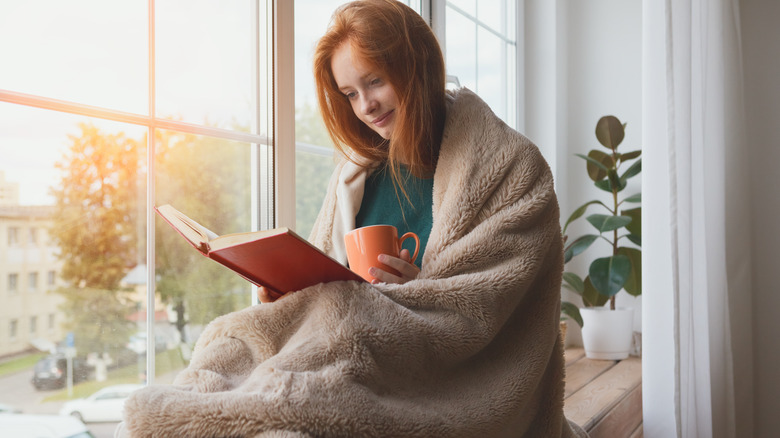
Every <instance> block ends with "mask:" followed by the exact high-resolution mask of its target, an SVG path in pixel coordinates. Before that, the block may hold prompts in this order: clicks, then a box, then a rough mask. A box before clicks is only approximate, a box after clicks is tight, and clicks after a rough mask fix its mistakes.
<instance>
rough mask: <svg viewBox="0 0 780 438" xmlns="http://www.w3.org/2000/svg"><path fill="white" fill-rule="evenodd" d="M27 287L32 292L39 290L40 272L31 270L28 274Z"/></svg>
mask: <svg viewBox="0 0 780 438" xmlns="http://www.w3.org/2000/svg"><path fill="white" fill-rule="evenodd" d="M27 289H28V290H29V291H30V292H35V291H37V290H38V273H37V272H30V273H29V274H27Z"/></svg>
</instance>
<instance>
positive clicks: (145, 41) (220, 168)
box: [0, 0, 289, 393]
mask: <svg viewBox="0 0 780 438" xmlns="http://www.w3.org/2000/svg"><path fill="white" fill-rule="evenodd" d="M120 3H121V4H119V3H118V4H108V3H106V2H104V1H102V0H74V1H70V2H61V1H58V0H42V1H39V2H35V4H29V5H28V4H25V3H18V4H17V3H14V2H10V3H9V2H5V3H2V4H0V57H1V58H2V59H3V68H2V69H0V156H3V157H4V158H3V159H2V160H0V175H2V179H1V180H2V181H1V182H2V188H3V189H4V190H5V189H7V188H9V187H12V188H14V193H17V192H18V196H17V195H15V196H5V195H4V196H3V216H0V228H2V229H8V230H9V231H8V235H7V240H8V243H9V245H10V246H19V245H21V244H22V243H25V244H26V243H28V242H29V243H33V244H36V245H37V244H40V243H41V241H42V239H47V245H48V246H50V247H51V248H52V251H50V253H47V254H43V253H41V254H37V255H35V256H34V257H27V255H26V254H23V253H21V252H18V251H16V252H11V251H8V254H11V255H13V256H14V263H17V262H18V263H19V264H21V265H22V266H21V267H20V268H19V269H20V270H21V272H22V273H24V274H22V275H26V276H27V278H26V280H27V287H28V289H30V290H40V288H41V284H39V282H41V281H42V280H40V279H39V275H43V274H39V273H43V272H45V273H46V282H47V283H46V285H47V286H48V287H47V289H48V290H49V291H50V293H49V294H47V296H46V299H45V300H40V302H38V301H36V302H35V306H33V305H32V303H31V302H30V301H29V300H28V297H26V296H19V297H17V298H19V299H18V300H17V299H15V300H13V301H9V303H8V304H7V305H6V303H4V305H6V308H5V309H4V311H5V312H7V314H10V316H12V318H13V319H12V320H11V321H12V322H10V323H9V324H10V327H11V328H12V330H11V331H12V332H13V333H14V335H13V337H16V336H17V334H18V333H17V330H18V328H17V325H18V321H23V322H29V324H30V333H36V334H37V336H39V337H40V335H41V333H40V332H41V330H40V328H41V327H38V325H39V324H44V323H47V327H46V328H47V331H46V333H45V337H47V341H51V342H53V343H55V344H57V343H59V344H60V345H65V344H68V346H72V347H74V348H75V349H76V351H77V354H78V355H79V356H81V357H85V356H86V355H87V354H90V353H100V354H102V353H108V354H109V355H110V357H111V358H112V360H113V361H114V362H113V364H112V370H113V369H114V368H115V369H116V370H117V372H119V373H121V372H124V373H126V375H133V376H135V375H139V374H145V375H147V377H148V379H149V381H153V379H154V372H151V373H148V372H146V368H147V367H149V366H150V364H155V363H156V364H157V366H158V369H160V367H162V369H164V370H166V371H174V370H176V369H178V368H181V367H183V366H184V365H185V363H184V362H183V361H182V359H181V354H179V352H178V349H179V348H180V345H182V344H186V346H185V347H183V348H184V349H185V350H186V349H187V348H191V347H192V345H193V344H194V342H195V340H196V339H197V337H198V335H199V333H200V331H201V330H202V329H203V327H204V326H205V324H206V323H208V322H209V321H211V320H213V319H214V318H215V317H216V316H219V315H221V314H224V313H228V312H231V311H234V310H237V309H241V308H244V307H247V306H248V305H250V304H251V300H252V298H251V297H252V296H253V295H254V294H253V290H252V287H251V286H250V285H249V284H248V283H247V282H246V281H244V280H242V279H240V278H239V277H237V276H236V275H235V274H233V273H232V272H229V271H227V270H225V269H224V268H222V267H221V266H219V265H217V264H215V263H213V262H211V261H209V260H207V259H205V258H204V257H201V256H199V255H198V254H197V253H196V252H195V251H193V250H192V249H191V248H189V247H188V246H187V244H186V243H185V242H184V241H183V240H182V239H181V237H179V236H178V235H177V234H176V233H175V232H174V231H172V230H171V229H170V227H167V225H165V224H164V223H162V222H161V221H160V220H159V219H158V218H156V216H155V214H154V212H153V208H152V207H153V206H154V205H155V204H164V203H170V204H172V205H174V206H176V207H177V208H178V209H180V210H182V211H184V212H185V213H186V214H188V215H191V216H192V217H193V218H195V219H196V220H198V221H200V222H201V223H202V224H203V225H205V226H207V227H208V228H210V229H212V230H214V231H215V232H218V233H220V234H223V233H231V232H239V231H249V230H252V229H260V228H269V227H271V226H273V225H274V217H275V214H276V211H275V209H274V203H273V199H274V198H273V192H272V189H273V179H272V178H273V175H274V173H273V171H272V170H273V168H272V167H271V164H272V163H273V162H274V154H275V153H276V150H275V145H274V142H275V139H276V138H277V136H276V134H275V132H274V129H273V125H272V123H271V120H273V119H274V102H273V100H272V96H274V91H273V87H272V85H273V83H272V82H271V78H272V77H274V75H275V73H274V71H273V68H274V63H273V54H274V51H273V50H272V47H270V44H271V42H272V41H274V37H273V32H274V29H273V28H272V27H271V25H270V23H273V17H272V15H271V11H272V3H273V2H270V1H266V0H225V1H221V2H212V1H206V0H194V1H193V0H166V1H154V0H152V1H149V2H120ZM280 3H281V4H284V2H280ZM204 30H207V31H204ZM288 75H289V72H288ZM276 76H277V77H280V76H284V75H283V74H279V73H276ZM17 189H18V190H17ZM6 211H12V212H14V216H13V217H6V214H5V213H6ZM17 213H18V214H17ZM10 221H14V222H13V223H11V222H10ZM17 224H20V225H17ZM9 227H10V228H9ZM28 229H29V230H30V231H29V234H28V233H27V230H28ZM46 230H49V231H48V233H46ZM22 231H24V233H22ZM41 233H45V234H41ZM5 237H6V236H4V238H5ZM3 251H6V250H5V248H4V246H0V252H3ZM6 255H7V254H2V253H0V260H4V259H7V258H6V257H5V256H6ZM6 272H7V271H6ZM27 273H29V274H27ZM131 274H133V275H131ZM136 274H137V275H136ZM3 275H6V273H5V272H3ZM7 281H8V286H9V290H10V291H12V292H14V291H17V290H18V289H19V287H20V286H19V274H18V273H13V274H10V275H9V276H8V280H7ZM152 306H155V307H154V311H152ZM33 308H34V309H35V313H36V314H38V315H46V318H47V321H46V322H39V321H38V317H37V316H36V315H33V314H32V310H31V309H33ZM88 309H89V310H88ZM94 309H99V311H97V312H96V311H95V310H94ZM147 315H151V316H153V318H147ZM41 318H43V316H41ZM147 319H149V321H147ZM6 321H8V320H7V319H6ZM171 321H173V324H172V323H171ZM60 326H62V327H68V328H69V329H71V328H72V330H73V333H72V336H68V337H67V338H66V336H65V332H63V331H62V328H61V327H60ZM149 326H152V327H154V328H155V331H156V333H157V335H158V336H156V337H155V339H157V340H158V341H160V342H159V344H160V345H158V348H157V351H156V352H155V351H150V352H149V354H146V353H147V352H146V351H145V350H144V351H143V353H144V354H142V355H140V356H136V355H134V354H133V353H130V354H128V350H127V348H126V345H127V344H128V343H129V342H130V338H131V336H132V335H133V334H134V333H136V332H138V331H146V330H147V328H148V327H149ZM25 333H26V330H25ZM162 341H164V342H162ZM20 344H21V343H20ZM26 348H28V345H11V344H8V343H0V356H6V355H13V354H21V353H23V351H24V350H25V349H26ZM112 372H113V371H109V378H110V377H111V373H112ZM16 390H17V389H13V390H12V391H16ZM0 392H3V393H5V392H6V388H3V387H2V385H1V384H0Z"/></svg>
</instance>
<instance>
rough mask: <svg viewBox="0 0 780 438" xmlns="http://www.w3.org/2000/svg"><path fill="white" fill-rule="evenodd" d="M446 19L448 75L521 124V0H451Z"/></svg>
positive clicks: (511, 123) (511, 121)
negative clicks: (519, 53) (518, 14)
mask: <svg viewBox="0 0 780 438" xmlns="http://www.w3.org/2000/svg"><path fill="white" fill-rule="evenodd" d="M444 20H445V26H444V28H445V36H444V38H443V41H445V44H444V45H445V59H446V62H447V73H448V75H450V76H454V77H457V79H458V82H459V83H460V85H461V86H464V87H467V88H469V89H471V90H472V91H474V92H475V93H477V94H478V95H479V96H480V97H481V98H482V99H483V100H485V102H487V104H488V105H490V107H491V109H492V110H493V111H494V112H495V113H496V115H498V116H499V117H501V118H502V119H503V120H504V121H505V122H506V123H507V124H508V125H509V126H511V127H513V128H515V129H517V126H518V120H517V115H518V108H517V105H518V98H517V78H518V75H517V71H518V67H517V59H518V57H517V25H518V21H517V1H516V0H491V1H479V2H478V1H476V0H448V1H446V5H445V17H444ZM440 38H441V36H440Z"/></svg>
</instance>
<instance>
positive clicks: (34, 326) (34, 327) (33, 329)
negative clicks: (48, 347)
mask: <svg viewBox="0 0 780 438" xmlns="http://www.w3.org/2000/svg"><path fill="white" fill-rule="evenodd" d="M37 332H38V317H37V316H31V317H30V335H35V334H36V333H37Z"/></svg>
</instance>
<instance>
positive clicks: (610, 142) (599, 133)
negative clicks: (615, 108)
mask: <svg viewBox="0 0 780 438" xmlns="http://www.w3.org/2000/svg"><path fill="white" fill-rule="evenodd" d="M625 135H626V130H625V126H624V125H623V124H622V123H620V120H618V118H617V117H615V116H604V117H602V118H600V119H599V121H598V122H597V123H596V138H597V139H598V141H599V143H601V144H602V145H603V146H604V147H606V148H609V149H611V150H613V151H614V150H615V149H616V148H617V147H618V145H619V144H620V143H621V142H622V141H623V137H625Z"/></svg>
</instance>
